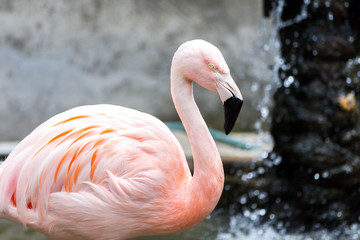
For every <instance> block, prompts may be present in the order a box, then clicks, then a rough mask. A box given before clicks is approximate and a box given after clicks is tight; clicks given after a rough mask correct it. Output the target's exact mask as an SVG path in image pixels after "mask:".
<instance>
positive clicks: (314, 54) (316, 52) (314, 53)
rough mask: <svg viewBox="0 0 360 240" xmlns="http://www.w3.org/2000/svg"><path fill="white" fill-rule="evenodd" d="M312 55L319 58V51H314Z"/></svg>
mask: <svg viewBox="0 0 360 240" xmlns="http://www.w3.org/2000/svg"><path fill="white" fill-rule="evenodd" d="M312 55H313V56H314V57H315V56H317V55H318V51H317V50H315V49H314V50H312Z"/></svg>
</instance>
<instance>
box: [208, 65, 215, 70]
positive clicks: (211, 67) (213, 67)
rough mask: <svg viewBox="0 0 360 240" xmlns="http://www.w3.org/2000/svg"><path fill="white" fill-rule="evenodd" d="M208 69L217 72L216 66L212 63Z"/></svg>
mask: <svg viewBox="0 0 360 240" xmlns="http://www.w3.org/2000/svg"><path fill="white" fill-rule="evenodd" d="M208 67H209V69H210V70H213V71H215V70H216V67H215V65H214V64H212V63H209V64H208Z"/></svg>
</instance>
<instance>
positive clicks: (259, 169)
mask: <svg viewBox="0 0 360 240" xmlns="http://www.w3.org/2000/svg"><path fill="white" fill-rule="evenodd" d="M264 173H265V169H264V168H263V167H259V168H258V169H257V174H259V175H263V174H264Z"/></svg>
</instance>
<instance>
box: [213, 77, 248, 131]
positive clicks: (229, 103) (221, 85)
mask: <svg viewBox="0 0 360 240" xmlns="http://www.w3.org/2000/svg"><path fill="white" fill-rule="evenodd" d="M217 92H218V93H219V95H220V99H221V101H222V102H223V104H224V111H225V124H224V130H225V134H226V135H228V134H229V133H230V132H231V130H232V129H233V127H234V125H235V122H236V119H237V118H238V116H239V113H240V109H241V107H242V105H243V98H242V95H241V92H240V90H239V88H238V87H237V86H236V84H235V82H234V80H233V79H232V78H231V76H228V77H227V78H226V79H225V80H223V81H219V82H218V85H217Z"/></svg>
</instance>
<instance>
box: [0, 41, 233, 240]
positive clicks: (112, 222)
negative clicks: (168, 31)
mask: <svg viewBox="0 0 360 240" xmlns="http://www.w3.org/2000/svg"><path fill="white" fill-rule="evenodd" d="M193 59H199V61H197V62H196V61H195V62H194V60H193ZM203 61H205V62H204V63H205V65H203ZM208 62H211V63H212V64H214V65H216V66H217V68H218V69H216V71H214V68H208V67H207V63H208ZM222 78H223V79H224V81H222V82H220V83H218V82H219V81H220V80H222ZM189 79H192V80H194V81H197V80H198V82H199V83H200V84H201V85H202V86H204V87H206V88H208V89H210V90H213V91H218V92H219V94H220V97H221V99H222V98H223V97H222V96H224V94H223V93H221V92H224V91H225V90H226V89H225V88H224V87H223V86H225V85H227V86H228V87H227V88H231V89H233V90H234V92H235V93H236V94H238V95H239V94H240V92H239V91H238V89H237V87H236V85H235V84H234V83H233V80H232V79H231V76H230V72H229V70H228V68H227V65H226V63H225V60H224V59H223V57H222V55H221V53H220V51H219V50H218V49H217V48H216V47H214V46H213V45H211V44H209V43H207V42H205V41H202V40H195V41H191V42H188V43H185V44H183V45H182V46H181V47H180V48H179V49H178V51H177V52H176V54H175V56H174V58H173V62H172V70H171V91H172V96H173V100H174V103H175V107H176V109H177V111H178V113H179V116H180V117H181V119H182V121H183V123H184V126H185V129H186V131H187V134H188V136H189V140H190V142H191V145H192V151H193V157H194V165H195V168H194V176H191V173H190V170H189V167H188V165H187V162H186V159H185V155H184V152H183V150H182V148H181V146H180V144H179V142H178V141H177V139H176V138H175V137H174V135H173V134H172V133H171V131H170V130H169V129H168V128H167V127H166V125H165V124H163V123H162V122H161V121H160V120H158V119H157V118H155V117H153V116H151V115H149V114H146V113H142V112H139V111H136V110H132V109H129V108H124V107H120V106H114V105H94V106H82V107H77V108H73V109H71V110H68V111H66V112H63V113H61V114H58V115H56V116H54V117H52V118H50V119H49V120H48V121H46V122H44V123H43V124H41V125H40V126H39V127H37V128H36V129H35V130H34V131H33V132H32V133H31V134H29V135H28V136H27V137H26V138H25V139H24V140H22V141H21V142H20V143H19V144H18V145H17V146H16V148H15V149H14V150H13V151H12V152H11V154H10V155H9V156H8V158H7V159H6V161H5V162H4V163H3V164H2V165H1V166H0V196H1V197H0V217H2V218H7V219H9V220H11V221H14V222H17V223H20V224H23V225H24V226H26V227H31V228H33V229H35V230H37V231H40V232H42V233H44V234H46V235H48V236H50V237H51V238H53V239H124V238H130V237H134V236H141V235H149V234H167V233H172V232H178V231H182V230H185V229H187V228H189V227H192V226H194V225H195V224H197V223H199V222H200V221H201V220H203V219H204V218H205V217H206V216H207V215H208V214H209V213H210V212H211V211H212V210H213V209H214V207H215V205H216V204H217V202H218V200H219V198H220V195H221V191H222V187H223V181H224V175H223V169H222V163H221V159H220V155H219V153H218V150H217V148H216V145H215V142H214V140H213V139H212V137H211V135H210V133H209V131H208V129H207V127H206V124H205V122H204V120H203V119H202V117H201V114H200V112H199V110H198V108H197V106H196V104H195V101H194V99H193V96H192V83H191V81H189ZM206 79H208V80H207V81H208V82H206ZM219 79H220V80H219ZM224 84H225V85H224ZM224 89H225V90H224Z"/></svg>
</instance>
